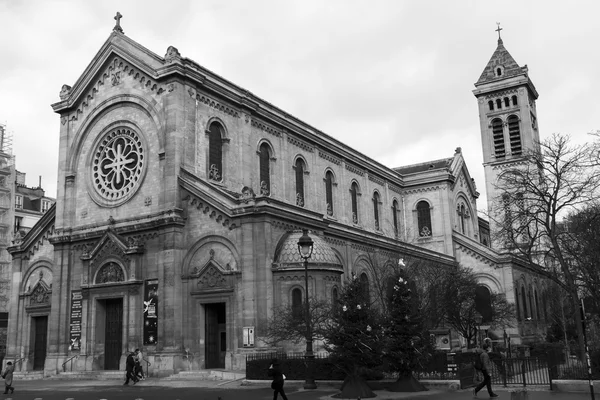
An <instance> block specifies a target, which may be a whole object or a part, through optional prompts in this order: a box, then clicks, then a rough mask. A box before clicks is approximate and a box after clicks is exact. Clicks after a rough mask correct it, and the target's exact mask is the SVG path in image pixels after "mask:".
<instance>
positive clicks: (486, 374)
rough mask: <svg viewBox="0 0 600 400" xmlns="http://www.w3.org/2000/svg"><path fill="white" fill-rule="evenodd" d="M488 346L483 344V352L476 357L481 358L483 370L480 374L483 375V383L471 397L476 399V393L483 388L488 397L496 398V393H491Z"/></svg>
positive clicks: (474, 390) (490, 366) (490, 364)
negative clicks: (485, 387)
mask: <svg viewBox="0 0 600 400" xmlns="http://www.w3.org/2000/svg"><path fill="white" fill-rule="evenodd" d="M488 350H489V344H488V343H487V342H486V343H484V344H483V351H482V352H481V353H479V354H477V357H480V358H481V364H482V365H483V369H482V370H481V373H482V374H483V381H482V382H481V383H480V384H479V385H477V387H476V388H475V389H473V397H475V398H476V397H477V392H479V391H480V390H481V389H483V387H484V386H487V391H488V394H489V395H490V397H498V395H497V394H496V393H494V392H493V391H492V377H491V373H492V362H491V361H490V356H489V355H488Z"/></svg>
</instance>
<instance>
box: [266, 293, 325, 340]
mask: <svg viewBox="0 0 600 400" xmlns="http://www.w3.org/2000/svg"><path fill="white" fill-rule="evenodd" d="M309 307H310V323H311V327H312V336H313V340H323V337H324V333H325V332H327V330H328V329H329V326H330V324H331V313H332V312H334V310H335V309H334V305H332V304H331V302H328V301H324V300H309ZM261 339H262V340H263V341H264V342H265V343H267V344H269V345H272V346H273V345H277V344H278V343H280V342H285V341H290V342H292V343H294V344H298V343H301V342H303V341H304V340H306V319H305V314H304V305H303V306H302V307H300V308H298V309H295V308H294V307H292V305H291V304H286V305H282V306H279V307H274V308H273V315H272V316H271V317H270V318H269V321H268V325H267V332H266V334H265V335H264V336H263V337H262V338H261Z"/></svg>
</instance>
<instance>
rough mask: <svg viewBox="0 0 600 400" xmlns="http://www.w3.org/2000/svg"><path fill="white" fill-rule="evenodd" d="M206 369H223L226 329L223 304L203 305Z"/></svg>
mask: <svg viewBox="0 0 600 400" xmlns="http://www.w3.org/2000/svg"><path fill="white" fill-rule="evenodd" d="M204 310H205V313H206V315H205V319H204V320H205V325H204V327H205V335H206V342H205V343H206V345H205V349H206V354H205V356H206V368H207V369H208V368H225V352H226V351H227V329H226V324H225V315H226V314H225V303H214V304H205V305H204Z"/></svg>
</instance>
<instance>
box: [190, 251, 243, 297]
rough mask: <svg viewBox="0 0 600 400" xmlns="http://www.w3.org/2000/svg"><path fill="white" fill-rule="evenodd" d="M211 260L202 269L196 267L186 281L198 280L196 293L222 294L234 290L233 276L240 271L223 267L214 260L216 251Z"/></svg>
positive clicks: (212, 252)
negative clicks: (216, 292)
mask: <svg viewBox="0 0 600 400" xmlns="http://www.w3.org/2000/svg"><path fill="white" fill-rule="evenodd" d="M209 254H210V258H209V259H208V261H207V262H206V263H205V264H204V265H203V266H201V267H198V266H194V267H193V268H192V269H191V271H190V275H189V276H187V277H185V278H186V279H190V278H191V279H196V280H197V281H196V285H195V287H194V289H193V292H195V293H200V292H201V293H206V292H215V291H218V292H222V291H232V290H233V280H232V276H233V275H236V274H239V273H240V271H234V270H232V269H231V268H229V264H228V265H227V267H225V268H224V267H223V266H222V265H220V264H219V263H218V262H217V261H216V260H215V259H214V254H215V252H214V250H213V249H211V250H210V252H209Z"/></svg>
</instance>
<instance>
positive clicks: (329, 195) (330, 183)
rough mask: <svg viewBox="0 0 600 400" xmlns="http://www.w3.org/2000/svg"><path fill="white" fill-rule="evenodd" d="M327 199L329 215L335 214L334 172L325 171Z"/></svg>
mask: <svg viewBox="0 0 600 400" xmlns="http://www.w3.org/2000/svg"><path fill="white" fill-rule="evenodd" d="M325 201H326V206H327V215H329V216H330V217H331V216H332V215H333V173H332V172H331V171H327V172H326V173H325Z"/></svg>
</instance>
